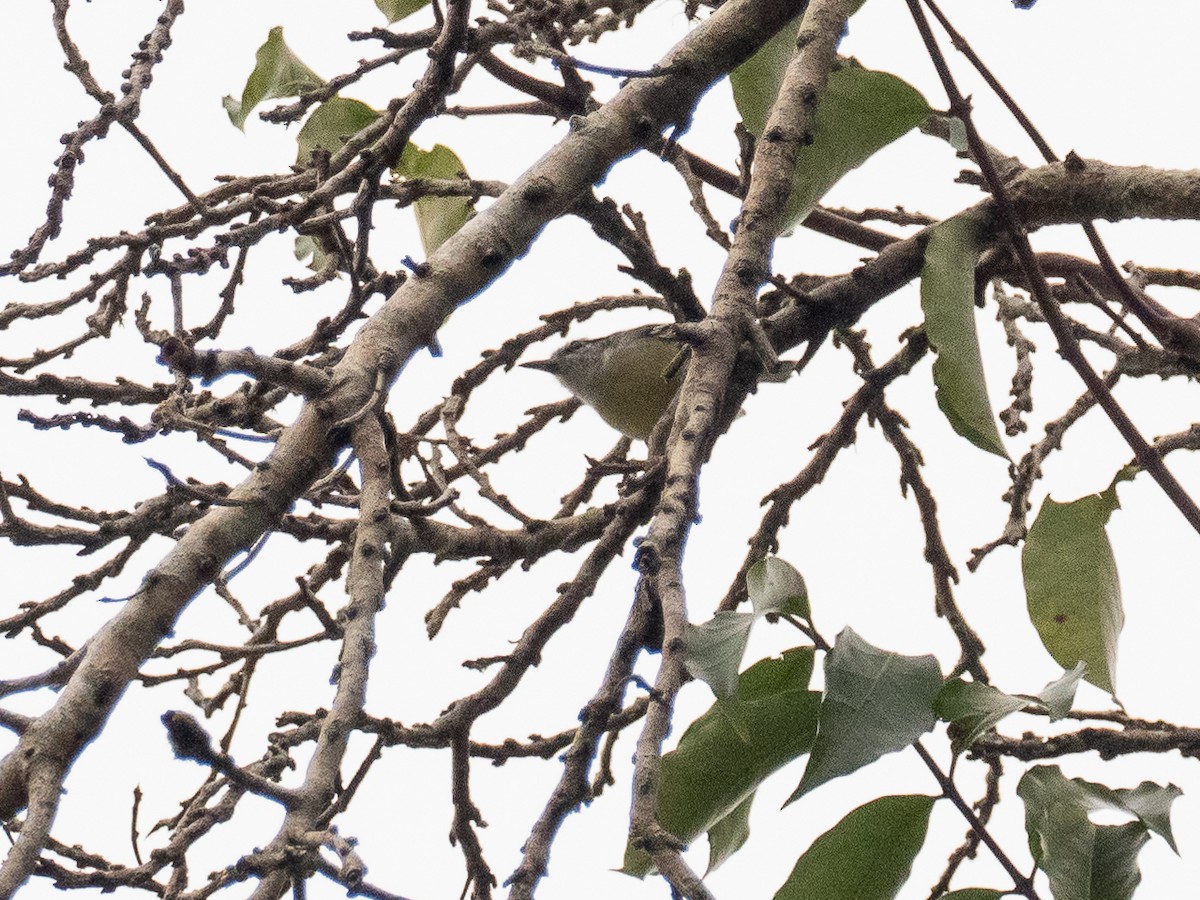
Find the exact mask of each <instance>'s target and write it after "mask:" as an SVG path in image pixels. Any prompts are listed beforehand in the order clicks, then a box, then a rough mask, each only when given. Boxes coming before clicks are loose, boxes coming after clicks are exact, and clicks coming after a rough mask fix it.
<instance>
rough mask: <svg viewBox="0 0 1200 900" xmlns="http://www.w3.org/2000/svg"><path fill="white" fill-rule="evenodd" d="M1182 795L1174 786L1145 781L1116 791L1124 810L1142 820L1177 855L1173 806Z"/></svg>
mask: <svg viewBox="0 0 1200 900" xmlns="http://www.w3.org/2000/svg"><path fill="white" fill-rule="evenodd" d="M1182 793H1183V791H1181V790H1180V789H1179V788H1177V787H1175V785H1173V784H1168V785H1166V786H1163V785H1161V784H1155V783H1154V782H1152V781H1143V782H1142V783H1141V784H1139V785H1138V786H1137V787H1135V788H1130V789H1128V790H1126V789H1122V788H1118V789H1117V791H1116V794H1117V796H1118V797H1120V800H1121V805H1122V806H1123V808H1124V809H1126V810H1128V811H1129V812H1131V813H1133V814H1134V815H1135V816H1137V817H1138V818H1139V819H1141V821H1142V822H1143V823H1145V825H1146V827H1147V828H1149V829H1150V830H1151V831H1153V832H1154V833H1155V834H1157V835H1158V836H1159V837H1161V838H1162V839H1163V840H1165V841H1166V842H1167V845H1168V846H1169V847H1170V848H1171V849H1172V850H1174V851H1175V853H1176V854H1177V855H1178V853H1179V848H1178V847H1176V846H1175V836H1174V835H1173V834H1172V833H1171V804H1172V803H1174V802H1175V798H1176V797H1178V796H1180V795H1181V794H1182Z"/></svg>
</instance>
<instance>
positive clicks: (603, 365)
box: [521, 325, 687, 441]
mask: <svg viewBox="0 0 1200 900" xmlns="http://www.w3.org/2000/svg"><path fill="white" fill-rule="evenodd" d="M682 349H683V344H681V343H680V342H679V341H678V340H677V339H676V338H674V337H672V336H671V328H670V326H664V325H643V326H641V327H640V328H631V329H629V330H628V331H618V332H615V333H614V334H610V335H608V336H607V337H602V338H596V339H594V340H584V341H571V342H570V343H568V344H565V345H564V346H562V347H561V348H559V349H558V350H556V351H555V352H554V353H553V354H551V356H550V358H549V359H543V360H534V361H532V362H527V363H521V365H522V366H524V367H525V368H527V369H540V370H541V371H543V372H549V373H550V374H551V375H554V376H555V377H556V378H557V379H558V380H559V381H560V382H561V383H562V385H563V387H565V388H566V389H567V390H569V391H570V392H571V393H572V394H574V395H575V396H576V397H578V398H579V399H580V400H582V401H583V402H584V403H586V404H587V405H588V406H590V407H591V408H592V409H594V410H595V411H596V412H598V413H599V414H600V418H602V419H603V420H604V421H605V422H607V423H608V424H609V425H611V426H612V427H613V428H615V429H617V431H619V432H621V433H622V434H624V435H626V436H628V437H631V438H634V439H635V440H639V441H646V440H649V438H650V432H651V431H653V430H654V426H655V425H656V424H657V423H658V420H659V419H661V418H662V415H663V413H664V412H666V409H667V407H668V406H670V404H671V400H672V399H674V397H675V393H676V392H677V391H678V390H679V385H680V384H681V383H682V382H683V376H684V372H685V371H686V369H687V366H686V364H677V361H678V360H679V355H680V353H681V352H682Z"/></svg>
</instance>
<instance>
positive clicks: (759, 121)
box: [729, 14, 803, 138]
mask: <svg viewBox="0 0 1200 900" xmlns="http://www.w3.org/2000/svg"><path fill="white" fill-rule="evenodd" d="M802 18H803V14H801V15H799V16H797V17H796V18H794V19H793V20H792V21H790V22H788V24H786V25H784V26H783V28H781V29H780V30H779V33H778V34H776V35H775V37H773V38H771V40H769V41H767V42H766V43H765V44H763V45H762V46H761V47H759V48H758V51H757V52H756V53H755V54H754V55H753V56H751V57H750V58H749V59H748V60H746V61H745V62H744V63H742V64H741V65H740V66H738V67H737V68H736V69H734V70H733V71H732V72H730V73H729V84H730V86H731V87H732V88H733V102H734V105H736V106H737V111H738V112H739V113H740V114H741V117H742V124H743V125H745V126H746V130H747V131H749V132H750V133H751V134H752V135H754V136H755V137H756V138H757V137H761V136H762V133H763V129H764V128H765V127H766V125H767V117H768V116H769V115H770V114H771V106H772V105H773V104H774V103H775V98H776V97H777V96H778V95H779V87H780V85H782V84H783V73H784V71H785V70H786V69H787V67H788V63H789V62H791V60H792V53H793V52H794V51H795V49H796V32H797V31H799V29H800V20H801V19H802Z"/></svg>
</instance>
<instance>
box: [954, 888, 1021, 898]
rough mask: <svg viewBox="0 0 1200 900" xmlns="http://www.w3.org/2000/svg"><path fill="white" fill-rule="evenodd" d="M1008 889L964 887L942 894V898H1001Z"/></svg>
mask: <svg viewBox="0 0 1200 900" xmlns="http://www.w3.org/2000/svg"><path fill="white" fill-rule="evenodd" d="M1005 893H1011V892H1006V891H994V890H992V889H991V888H963V889H962V890H958V891H951V892H950V893H948V894H942V898H941V900H1000V898H1001V897H1003V896H1004V895H1005Z"/></svg>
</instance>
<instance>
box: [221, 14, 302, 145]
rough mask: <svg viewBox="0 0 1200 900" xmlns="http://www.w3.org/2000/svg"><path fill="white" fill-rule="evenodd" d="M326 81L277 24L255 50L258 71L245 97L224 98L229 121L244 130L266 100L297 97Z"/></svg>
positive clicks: (250, 82) (251, 74)
mask: <svg viewBox="0 0 1200 900" xmlns="http://www.w3.org/2000/svg"><path fill="white" fill-rule="evenodd" d="M324 83H325V81H324V80H323V79H322V78H321V76H320V75H318V74H317V73H316V72H314V71H313V70H312V69H310V68H309V67H308V66H306V65H305V64H304V63H303V62H301V61H300V58H299V57H298V56H296V54H295V53H293V52H292V49H291V48H290V47H289V46H288V45H287V44H285V43H284V42H283V27H282V26H281V25H276V26H275V27H274V28H272V29H271V31H270V32H269V33H268V35H267V40H266V43H264V44H263V45H262V46H261V47H259V48H258V52H257V53H256V54H255V66H254V71H253V72H251V73H250V77H249V78H248V79H246V86H245V87H244V88H242V99H241V100H240V101H239V100H234V99H233V97H229V96H226V97H225V98H223V99H222V101H221V102H222V104H223V105H224V106H225V111H226V112H227V113H229V121H230V122H232V123H233V124H234V125H236V126H237V127H238V128H240V129H242V130H243V131H244V130H245V128H246V119H247V118H249V116H250V113H251V112H253V111H254V107H256V106H258V104H259V103H261V102H262V101H264V100H273V99H275V98H277V97H297V96H299V95H300V94H301V93H302V92H303V91H310V90H312V89H313V88H318V87H320V86H321V85H322V84H324Z"/></svg>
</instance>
